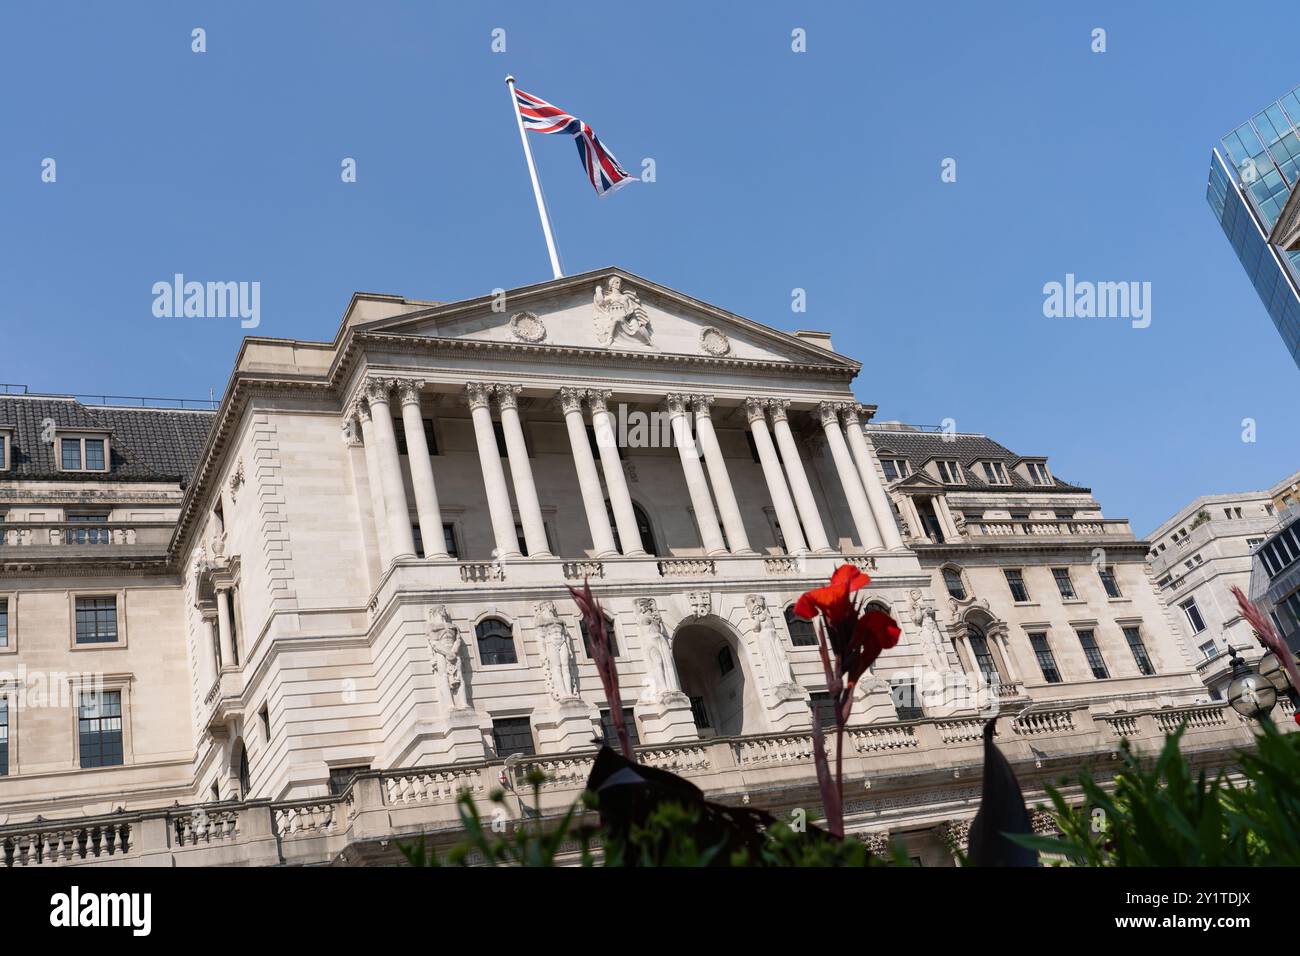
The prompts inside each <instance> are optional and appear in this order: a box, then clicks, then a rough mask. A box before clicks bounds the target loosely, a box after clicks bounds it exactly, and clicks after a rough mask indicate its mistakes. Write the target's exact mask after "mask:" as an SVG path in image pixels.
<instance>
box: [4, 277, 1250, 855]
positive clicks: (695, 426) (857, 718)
mask: <svg viewBox="0 0 1300 956" xmlns="http://www.w3.org/2000/svg"><path fill="white" fill-rule="evenodd" d="M503 301H504V302H505V303H508V305H507V307H506V308H505V309H501V308H500V305H501V303H502V302H503ZM860 370H861V364H860V363H859V362H857V361H855V360H854V359H852V358H850V357H848V356H845V355H842V354H840V353H838V352H836V351H835V350H834V349H833V347H832V345H831V341H830V337H829V336H827V335H825V334H820V333H815V332H784V331H780V330H777V329H774V328H772V327H770V326H766V325H763V324H761V323H759V322H756V321H753V320H751V319H747V318H744V317H742V316H739V315H735V314H734V313H731V312H728V311H726V310H724V309H722V308H719V307H717V306H714V305H711V304H709V303H706V302H703V301H701V300H699V299H695V298H692V297H690V296H688V295H685V294H683V293H681V292H678V291H675V290H673V289H670V288H667V287H665V286H662V285H658V284H656V283H653V282H650V281H648V280H645V279H641V278H638V277H637V276H634V275H631V274H629V273H627V272H624V271H622V270H619V269H604V270H599V271H596V272H590V273H586V274H583V275H577V276H570V277H566V278H561V279H556V280H552V281H547V282H543V283H539V284H537V285H532V286H527V287H523V288H517V289H512V290H510V291H508V292H507V293H506V294H505V296H504V299H502V298H501V297H496V296H484V297H481V298H476V299H469V300H465V301H459V302H450V303H433V302H422V301H415V300H411V299H406V298H403V297H401V296H394V295H373V294H357V295H355V296H354V297H353V299H352V301H351V302H350V303H349V305H348V308H347V310H346V312H345V314H344V315H343V317H342V321H341V323H339V325H338V327H337V331H336V332H335V333H334V334H333V336H332V337H331V338H330V339H328V340H324V341H290V340H284V339H274V338H262V337H251V338H248V339H245V341H244V344H243V347H242V349H241V350H240V353H239V356H238V358H237V360H236V364H235V368H234V370H233V372H232V374H231V376H230V380H229V384H228V386H227V388H226V392H225V394H224V396H223V398H222V400H221V402H220V407H219V408H218V409H216V410H215V411H179V410H162V409H152V408H142V409H132V410H123V409H111V408H103V407H94V406H91V405H88V404H85V403H83V402H80V401H76V400H74V399H72V398H50V397H38V396H15V397H0V442H2V444H0V535H2V539H0V540H2V542H3V543H0V672H2V673H0V755H2V757H3V766H2V767H0V851H2V852H0V865H7V866H25V865H36V864H41V865H43V864H48V863H65V862H70V863H84V862H104V861H108V862H114V863H118V862H121V863H126V864H132V863H141V864H159V865H192V864H213V863H230V864H269V865H275V864H309V863H311V864H319V863H330V862H333V863H349V864H351V863H361V862H371V861H373V862H396V861H398V860H400V856H399V853H398V846H397V843H398V841H400V840H404V839H413V838H415V837H417V836H421V835H424V836H427V837H428V838H429V839H431V840H433V841H435V842H436V843H441V844H446V843H448V842H451V841H455V840H457V839H458V838H459V836H460V835H461V833H462V830H461V828H460V825H459V822H458V819H457V810H456V801H457V795H458V793H460V792H462V791H468V792H469V793H470V794H472V795H473V796H474V797H475V798H476V799H478V800H481V801H484V803H485V805H486V798H487V795H488V794H489V793H490V792H491V791H492V790H494V789H495V788H497V787H499V786H501V785H502V784H505V785H506V786H507V788H513V790H512V792H511V794H510V796H509V799H508V808H509V812H510V813H512V814H514V815H515V818H516V819H521V818H523V817H524V816H525V815H528V814H532V813H537V812H540V813H541V814H542V815H543V816H544V817H551V816H553V815H556V814H560V813H562V812H563V811H564V810H565V809H566V808H567V807H568V806H569V805H570V804H571V803H572V801H573V800H574V799H576V798H577V797H578V796H579V795H580V794H581V791H582V789H583V785H584V782H585V780H586V777H587V774H588V772H589V770H590V767H591V761H592V756H593V753H594V741H596V740H599V739H601V738H605V739H608V734H609V727H610V725H611V723H612V714H611V704H610V701H609V700H607V698H606V695H605V692H604V689H603V686H602V683H601V681H600V680H599V678H598V675H597V673H596V668H595V665H594V663H593V661H592V658H591V655H590V653H589V651H588V647H587V642H586V640H585V639H584V635H583V625H582V624H581V623H580V621H579V620H578V617H577V609H576V607H575V605H574V603H573V601H572V598H571V596H570V594H569V591H568V586H569V585H577V584H580V583H581V582H582V581H583V580H588V581H590V583H591V587H592V590H593V592H594V593H595V595H596V597H597V598H598V599H599V601H600V602H601V604H602V605H603V607H604V609H605V611H606V613H607V615H608V621H609V626H610V628H611V630H612V633H613V635H614V642H615V655H616V660H617V667H618V677H619V681H620V685H621V698H622V702H623V706H624V707H625V708H626V713H625V716H626V717H627V719H628V721H629V724H630V727H631V728H632V732H633V739H634V741H635V745H636V746H637V753H638V755H639V759H641V760H642V761H644V762H645V763H647V764H651V765H654V766H658V767H663V768H667V769H669V770H671V771H673V772H675V773H677V774H680V775H682V776H684V777H686V778H687V779H689V780H691V781H692V782H694V783H695V784H697V785H698V786H700V787H701V788H702V789H703V790H704V791H705V792H706V793H707V794H709V795H710V797H711V798H713V799H716V800H719V801H722V802H730V803H734V804H736V805H750V806H757V807H763V808H765V809H767V810H769V811H771V812H773V813H776V814H778V815H788V814H791V813H793V812H795V811H800V810H802V811H804V812H806V813H808V814H809V816H810V818H812V819H816V818H817V817H818V816H819V815H820V811H819V805H820V804H819V798H818V791H817V785H816V772H815V768H814V763H813V748H812V721H813V719H814V717H813V714H814V710H813V706H816V707H817V708H818V710H817V711H816V713H817V714H818V717H817V719H824V717H825V710H824V707H823V706H822V702H823V701H824V700H825V697H826V687H825V678H824V671H823V669H822V665H821V662H820V658H819V652H818V648H817V641H816V637H815V635H814V633H813V631H812V628H811V627H810V626H809V625H808V623H807V622H805V621H802V620H800V619H799V618H797V617H796V616H794V614H793V613H792V610H791V607H792V604H793V603H794V602H795V601H796V600H797V598H798V596H799V595H800V594H801V593H803V592H805V591H807V590H809V589H810V588H813V587H816V586H819V585H821V584H822V583H824V582H825V580H826V579H827V578H828V577H829V576H830V575H831V574H832V572H833V571H834V569H835V568H836V567H838V566H840V565H842V564H844V563H846V562H847V563H851V564H853V565H856V566H857V567H859V568H862V569H864V570H866V571H868V572H869V573H870V574H871V576H872V579H873V580H872V582H871V585H870V587H869V589H868V590H867V592H866V595H865V599H867V600H870V601H871V602H873V603H875V604H876V605H877V606H879V607H882V608H884V609H886V610H888V611H889V612H891V613H892V614H893V616H894V617H895V619H896V620H897V621H898V622H899V623H900V625H901V627H902V630H903V636H902V638H901V640H900V642H899V644H898V646H897V647H894V648H891V649H890V650H889V651H888V652H886V654H885V655H883V656H882V657H881V658H880V659H879V660H878V661H877V663H876V666H875V668H874V671H873V673H872V674H871V675H869V676H868V678H866V679H864V680H863V681H862V682H861V683H860V684H859V685H858V691H859V698H858V702H857V704H856V706H855V709H854V713H853V721H852V724H851V726H850V728H849V732H848V734H847V736H846V739H845V742H844V748H845V750H844V753H843V755H842V756H843V760H844V767H845V771H846V774H847V779H848V780H849V784H848V789H847V790H846V806H845V809H846V817H847V824H848V827H849V828H850V829H851V831H852V832H853V834H854V835H856V836H858V837H859V838H861V839H863V840H866V841H870V843H871V845H873V846H879V845H881V843H882V841H883V839H884V837H885V836H886V835H888V836H890V837H891V838H895V839H897V840H898V841H901V842H902V843H903V844H904V845H905V846H906V848H907V851H908V853H909V855H910V856H912V857H914V858H915V859H917V860H919V861H921V862H924V863H925V864H927V865H929V864H943V863H947V864H951V862H952V855H951V853H950V852H949V850H950V848H951V847H953V846H958V845H962V844H963V843H964V841H965V834H966V832H967V828H968V827H969V824H970V820H971V818H972V817H973V815H974V813H975V810H976V807H977V806H978V803H979V799H980V774H981V768H982V764H983V750H982V729H983V726H984V724H985V721H986V719H987V717H988V716H989V715H990V714H993V713H996V714H999V715H1000V719H999V721H998V726H999V742H1000V746H1001V748H1002V750H1003V752H1004V753H1005V754H1006V755H1007V757H1008V759H1009V760H1010V761H1011V763H1012V765H1013V766H1014V767H1015V769H1016V772H1017V774H1018V775H1019V777H1020V780H1021V783H1022V786H1023V787H1024V790H1025V793H1026V796H1027V798H1028V799H1029V801H1030V803H1031V805H1033V804H1041V803H1043V802H1044V789H1043V788H1044V785H1045V784H1046V783H1049V782H1055V781H1057V780H1058V779H1059V778H1060V777H1061V776H1062V775H1063V774H1067V773H1070V772H1072V771H1076V770H1077V769H1078V768H1079V767H1080V766H1081V765H1083V764H1085V763H1092V764H1095V765H1096V768H1095V769H1096V770H1097V772H1098V773H1099V774H1100V775H1101V776H1102V777H1103V778H1104V777H1105V776H1106V774H1107V773H1108V772H1109V771H1110V769H1111V768H1113V767H1114V766H1115V759H1116V758H1115V754H1116V751H1117V745H1118V743H1119V741H1120V740H1121V739H1122V738H1126V739H1128V740H1130V741H1131V742H1132V743H1133V745H1134V747H1135V748H1137V749H1138V750H1139V751H1141V752H1145V753H1148V754H1149V753H1154V752H1155V751H1156V750H1157V749H1158V748H1159V747H1160V746H1161V745H1162V744H1163V740H1164V735H1165V734H1166V733H1167V732H1170V731H1172V730H1174V729H1176V728H1178V727H1179V726H1180V725H1183V724H1186V725H1187V726H1188V731H1187V736H1186V737H1185V738H1184V742H1183V747H1184V750H1185V752H1186V753H1187V754H1188V755H1189V758H1190V759H1191V760H1192V761H1193V762H1194V763H1195V764H1197V765H1198V766H1209V767H1220V766H1223V765H1224V764H1225V763H1227V762H1229V761H1231V759H1232V753H1233V751H1234V748H1236V747H1240V746H1243V745H1248V744H1249V743H1250V742H1251V740H1252V736H1251V730H1250V728H1249V726H1247V725H1246V724H1244V723H1243V722H1242V720H1241V719H1240V718H1238V717H1237V715H1236V714H1235V712H1233V711H1232V710H1231V709H1230V708H1228V707H1226V706H1225V705H1224V704H1223V703H1222V702H1214V701H1211V700H1210V699H1209V698H1210V695H1209V693H1208V692H1207V691H1206V688H1205V687H1204V685H1203V684H1202V682H1201V680H1200V679H1199V676H1198V675H1197V673H1196V670H1195V668H1194V667H1193V666H1192V662H1191V660H1190V659H1189V657H1188V655H1187V653H1186V652H1185V649H1184V647H1183V642H1182V641H1181V640H1180V638H1179V637H1178V635H1177V634H1176V632H1175V631H1174V629H1173V627H1172V625H1171V622H1170V620H1169V609H1168V607H1167V605H1166V604H1165V602H1164V601H1163V600H1162V599H1161V597H1160V594H1159V592H1158V591H1157V589H1156V588H1155V587H1154V585H1153V582H1152V581H1151V579H1150V574H1149V571H1148V568H1147V567H1146V563H1145V553H1146V546H1145V544H1144V543H1142V542H1140V541H1138V540H1137V539H1136V538H1135V537H1134V535H1133V534H1132V532H1131V530H1130V529H1129V527H1128V523H1127V522H1126V521H1125V520H1124V519H1123V518H1115V517H1107V516H1105V515H1104V514H1103V513H1102V510H1101V505H1100V504H1099V503H1098V502H1097V501H1096V500H1094V498H1093V496H1092V494H1091V492H1089V490H1088V489H1087V488H1086V487H1083V486H1080V485H1077V484H1073V483H1070V482H1067V481H1065V480H1063V479H1062V478H1061V477H1059V476H1057V475H1055V474H1054V473H1053V470H1052V468H1051V465H1050V463H1049V461H1048V460H1047V459H1046V458H1043V457H1036V456H1026V455H1021V454H1016V453H1013V452H1012V451H1010V450H1009V449H1007V448H1005V447H1004V446H1002V445H1000V444H998V443H997V442H995V441H993V440H991V439H989V438H987V437H985V436H982V435H942V434H935V433H932V432H927V431H923V430H919V429H916V428H910V427H907V426H903V425H896V424H895V425H889V426H882V427H880V428H870V427H868V423H869V422H870V420H871V418H872V416H873V413H874V411H875V407H874V406H871V405H862V404H860V403H859V402H858V400H857V399H856V398H855V397H854V393H853V391H852V388H851V384H852V382H853V380H854V379H855V378H856V377H857V375H858V373H859V371H860ZM532 767H536V768H539V769H540V770H541V771H542V772H543V773H544V774H545V775H546V778H547V783H546V784H545V785H544V786H543V787H542V790H541V799H540V806H532V805H531V801H532V797H531V793H528V792H527V788H526V787H521V786H518V783H519V781H520V779H521V777H520V775H521V774H522V773H524V772H525V771H527V770H528V769H530V768H532ZM525 801H527V802H528V805H527V806H525ZM1038 819H1039V820H1040V821H1041V820H1043V819H1044V818H1043V817H1041V816H1040V817H1039V818H1038ZM1044 825H1046V824H1044Z"/></svg>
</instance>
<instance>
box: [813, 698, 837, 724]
mask: <svg viewBox="0 0 1300 956" xmlns="http://www.w3.org/2000/svg"><path fill="white" fill-rule="evenodd" d="M808 696H809V697H810V698H811V700H812V709H813V715H814V716H815V717H816V718H817V724H818V726H819V727H821V728H822V729H823V730H825V729H826V728H827V727H834V726H835V701H834V699H832V697H831V695H830V693H829V692H828V691H824V690H815V691H813V692H812V693H811V694H809V695H808Z"/></svg>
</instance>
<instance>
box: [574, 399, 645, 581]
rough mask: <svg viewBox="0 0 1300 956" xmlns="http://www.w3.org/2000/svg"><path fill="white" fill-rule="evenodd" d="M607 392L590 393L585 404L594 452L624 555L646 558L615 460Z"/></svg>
mask: <svg viewBox="0 0 1300 956" xmlns="http://www.w3.org/2000/svg"><path fill="white" fill-rule="evenodd" d="M608 401H609V392H606V391H598V390H589V391H588V392H587V403H588V404H589V405H590V406H591V425H592V428H593V429H594V430H595V432H596V448H597V449H598V450H599V451H600V468H601V471H602V472H604V475H605V487H606V488H608V489H609V504H610V509H611V510H612V511H613V512H614V524H615V525H616V526H617V527H618V538H619V543H620V544H622V545H623V553H624V554H627V555H639V554H645V549H644V548H643V547H641V529H640V528H639V527H638V526H637V521H636V512H635V511H634V510H633V509H632V495H631V493H630V492H629V491H628V490H627V476H626V475H624V474H623V462H622V461H620V460H619V457H618V433H617V432H616V431H615V430H614V419H613V417H612V416H611V415H610V414H609V408H608V406H607V403H608Z"/></svg>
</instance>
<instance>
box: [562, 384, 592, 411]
mask: <svg viewBox="0 0 1300 956" xmlns="http://www.w3.org/2000/svg"><path fill="white" fill-rule="evenodd" d="M585 394H586V392H585V391H584V390H583V389H581V388H573V387H572V386H570V385H566V386H564V388H562V389H560V408H562V409H564V414H566V415H567V414H569V413H570V412H581V411H582V399H583V397H584V396H585Z"/></svg>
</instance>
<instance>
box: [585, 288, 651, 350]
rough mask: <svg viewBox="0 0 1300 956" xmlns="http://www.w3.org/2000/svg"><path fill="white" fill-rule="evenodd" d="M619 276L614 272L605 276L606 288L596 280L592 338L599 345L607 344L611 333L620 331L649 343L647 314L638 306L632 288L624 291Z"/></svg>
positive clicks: (612, 336) (611, 341) (611, 339)
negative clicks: (594, 329)
mask: <svg viewBox="0 0 1300 956" xmlns="http://www.w3.org/2000/svg"><path fill="white" fill-rule="evenodd" d="M622 286H623V280H622V279H620V278H619V277H618V276H610V277H609V289H608V291H607V290H605V289H602V288H601V286H600V284H599V283H597V284H596V294H595V296H594V298H593V304H594V305H595V315H594V322H595V328H596V341H597V342H599V343H600V344H601V345H610V344H612V343H613V341H614V336H615V335H616V334H618V332H619V331H622V332H623V334H624V335H627V336H629V337H631V338H640V339H642V340H643V341H644V342H645V343H646V344H647V345H648V344H650V335H651V330H650V318H649V316H647V315H646V311H645V309H644V308H643V307H642V306H641V300H640V299H638V298H637V295H636V293H635V292H632V291H630V290H629V291H627V292H624V291H623V289H622Z"/></svg>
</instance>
